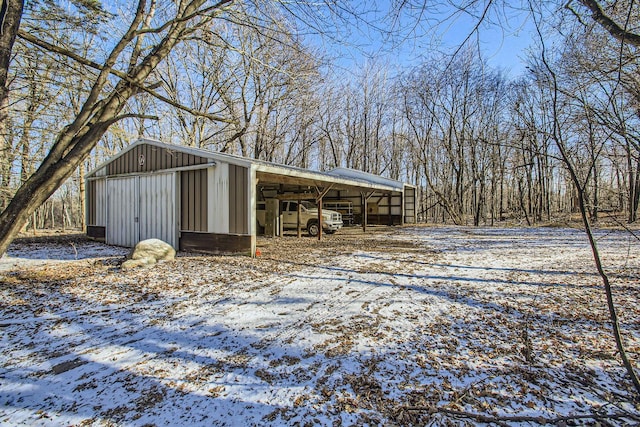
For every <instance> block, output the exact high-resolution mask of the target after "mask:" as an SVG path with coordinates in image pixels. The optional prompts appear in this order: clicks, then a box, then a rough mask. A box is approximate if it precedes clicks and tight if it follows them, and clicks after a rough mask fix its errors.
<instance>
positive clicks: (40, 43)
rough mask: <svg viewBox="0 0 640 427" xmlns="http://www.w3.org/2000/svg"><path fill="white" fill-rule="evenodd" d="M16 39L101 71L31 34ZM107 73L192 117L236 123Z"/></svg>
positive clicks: (123, 76)
mask: <svg viewBox="0 0 640 427" xmlns="http://www.w3.org/2000/svg"><path fill="white" fill-rule="evenodd" d="M18 37H20V38H21V39H23V40H26V41H28V42H29V43H32V44H34V45H36V46H38V47H41V48H42V49H45V50H47V51H49V52H53V53H57V54H59V55H63V56H66V57H67V58H70V59H72V60H74V61H76V62H78V63H80V64H82V65H85V66H87V67H90V68H93V69H94V70H97V71H102V69H103V66H102V65H100V64H98V63H97V62H94V61H91V60H90V59H87V58H85V57H83V56H80V55H78V54H76V53H74V52H72V51H70V50H68V49H65V48H63V47H60V46H56V45H54V44H51V43H49V42H46V41H44V40H41V39H39V38H37V37H35V36H33V35H32V34H29V33H27V32H25V31H22V30H20V31H18ZM109 73H110V74H112V75H113V76H116V77H118V78H120V79H122V80H124V81H126V82H127V83H129V84H131V85H133V86H135V87H136V88H138V89H139V90H141V91H143V92H146V93H148V94H149V95H151V96H153V97H154V98H156V99H158V100H160V101H162V102H164V103H166V104H169V105H171V106H172V107H175V108H178V109H180V110H183V111H186V112H188V113H189V114H192V115H194V116H198V117H204V118H206V119H209V120H211V121H214V122H221V123H229V124H233V123H236V122H235V121H234V120H233V119H228V118H226V117H222V116H217V115H215V114H209V113H204V112H202V111H197V110H195V109H193V108H190V107H187V106H185V105H182V104H179V103H177V102H175V101H172V100H170V99H169V98H167V97H165V96H163V95H160V94H159V93H157V92H155V91H154V90H153V89H154V88H155V86H153V85H152V86H143V85H139V84H137V83H136V82H135V81H134V80H133V79H132V78H131V77H130V76H129V75H128V74H127V73H125V72H123V71H119V70H114V69H113V68H112V69H110V70H109Z"/></svg>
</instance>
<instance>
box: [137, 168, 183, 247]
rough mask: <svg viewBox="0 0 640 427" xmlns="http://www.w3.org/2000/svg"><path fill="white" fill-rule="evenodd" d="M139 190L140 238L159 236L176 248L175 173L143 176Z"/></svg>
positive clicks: (158, 237)
mask: <svg viewBox="0 0 640 427" xmlns="http://www.w3.org/2000/svg"><path fill="white" fill-rule="evenodd" d="M139 191H140V193H139V194H140V214H139V217H140V240H145V239H151V238H157V239H161V240H163V241H165V242H167V243H169V244H170V245H171V246H173V247H174V248H176V247H177V245H178V242H177V239H176V216H175V212H176V206H175V200H176V196H175V195H176V179H175V174H173V173H165V174H159V175H149V176H141V177H140V190H139Z"/></svg>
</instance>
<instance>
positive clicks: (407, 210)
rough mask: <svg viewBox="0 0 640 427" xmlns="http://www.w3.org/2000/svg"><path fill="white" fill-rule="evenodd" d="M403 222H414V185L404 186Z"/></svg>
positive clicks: (415, 219) (415, 220)
mask: <svg viewBox="0 0 640 427" xmlns="http://www.w3.org/2000/svg"><path fill="white" fill-rule="evenodd" d="M404 222H405V223H406V224H415V223H416V222H417V218H416V189H415V188H414V187H408V186H405V187H404Z"/></svg>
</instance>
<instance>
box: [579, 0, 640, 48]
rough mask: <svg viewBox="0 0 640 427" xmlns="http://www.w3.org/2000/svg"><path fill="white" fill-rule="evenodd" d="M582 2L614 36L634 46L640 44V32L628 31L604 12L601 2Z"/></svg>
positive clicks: (584, 0) (590, 0)
mask: <svg viewBox="0 0 640 427" xmlns="http://www.w3.org/2000/svg"><path fill="white" fill-rule="evenodd" d="M580 3H582V4H583V5H584V6H585V7H587V8H588V9H589V10H590V11H591V17H592V18H593V20H594V21H596V22H597V23H598V24H600V25H601V26H602V27H603V28H604V29H605V30H607V31H608V32H609V34H611V35H612V36H613V37H615V38H616V39H618V40H620V41H622V42H627V43H630V44H632V45H634V46H640V34H636V33H632V32H630V31H627V30H626V29H625V28H623V27H621V26H620V25H618V24H617V23H616V22H615V21H614V20H613V19H611V18H610V17H609V16H607V15H606V14H605V13H604V11H603V10H602V7H600V4H599V3H598V2H597V1H596V0H580Z"/></svg>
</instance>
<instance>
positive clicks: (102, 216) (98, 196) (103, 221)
mask: <svg viewBox="0 0 640 427" xmlns="http://www.w3.org/2000/svg"><path fill="white" fill-rule="evenodd" d="M93 183H94V185H95V187H94V199H93V203H94V205H95V211H94V215H95V216H94V222H93V224H91V225H97V226H100V227H105V226H106V225H107V180H106V179H99V180H95V181H93Z"/></svg>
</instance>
